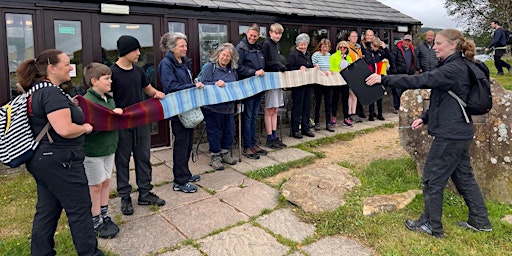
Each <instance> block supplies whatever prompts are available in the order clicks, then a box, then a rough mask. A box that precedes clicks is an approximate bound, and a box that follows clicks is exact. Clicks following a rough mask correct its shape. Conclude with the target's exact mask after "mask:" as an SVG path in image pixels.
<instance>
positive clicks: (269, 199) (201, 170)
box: [99, 113, 398, 256]
mask: <svg viewBox="0 0 512 256" xmlns="http://www.w3.org/2000/svg"><path fill="white" fill-rule="evenodd" d="M385 117H386V121H374V122H369V121H365V122H363V123H358V124H356V125H354V127H353V128H348V127H346V126H341V127H336V128H335V133H331V132H328V131H326V130H321V131H318V132H315V134H316V137H315V138H308V137H304V138H303V139H295V138H291V137H288V136H285V137H284V138H283V142H284V143H285V144H287V145H288V146H293V145H296V144H299V143H302V142H304V141H307V140H311V139H313V140H314V139H318V138H322V137H327V136H333V135H335V134H337V133H346V132H352V131H357V130H362V129H367V128H371V127H376V126H379V125H382V124H384V123H397V122H398V115H396V114H391V113H390V114H387V115H385ZM199 151H200V152H199V156H198V159H197V161H196V162H192V161H191V162H190V169H191V171H192V173H193V174H199V175H201V181H199V182H197V185H199V187H200V189H199V190H198V192H196V193H191V194H187V193H183V192H175V191H173V189H172V180H173V177H172V171H171V166H172V149H160V150H155V151H153V152H152V154H151V163H152V164H153V184H154V185H155V188H154V189H153V191H154V192H155V193H156V194H157V195H159V196H160V197H161V198H163V199H164V200H165V201H166V204H165V205H164V206H162V207H160V208H158V209H157V207H148V206H139V205H137V204H136V202H137V196H138V193H133V194H132V200H133V202H134V209H135V213H134V214H133V215H131V216H124V215H122V214H121V212H120V200H119V198H114V199H111V200H110V212H111V214H112V215H113V216H114V219H115V221H116V222H117V223H118V224H119V226H120V228H121V231H120V232H119V234H118V235H117V236H116V237H115V238H114V239H99V244H100V246H101V247H102V248H105V249H108V250H110V251H112V252H114V253H117V254H119V255H122V256H125V255H128V256H129V255H165V256H171V255H173V256H174V255H176V256H177V255H190V256H195V255H197V256H200V255H209V256H217V255H223V256H224V255H243V256H247V255H265V256H273V255H304V254H307V255H311V256H316V255H322V256H324V255H330V256H332V255H351V256H352V255H373V251H372V249H371V248H366V247H364V246H362V245H361V244H359V243H358V242H357V241H355V240H352V239H349V238H346V237H343V236H334V237H326V238H323V239H320V240H318V241H316V242H314V243H310V244H308V245H305V246H302V247H301V248H300V250H299V251H297V249H296V248H291V247H290V246H289V244H292V243H290V242H289V241H293V242H295V243H301V242H303V241H305V239H307V238H308V237H312V236H313V234H314V232H315V227H314V226H313V225H311V224H307V223H304V222H301V221H300V220H299V219H298V218H297V217H296V216H295V215H294V213H293V210H294V209H293V207H290V208H279V209H276V206H277V204H278V202H277V198H278V190H277V189H276V188H272V187H270V186H268V185H266V184H264V183H262V182H259V181H256V180H253V179H250V178H248V177H247V176H245V175H244V174H245V173H246V172H248V171H252V170H258V169H261V168H264V167H267V166H271V165H274V164H280V163H285V162H290V161H294V160H299V159H302V158H305V157H308V156H311V155H312V154H310V153H308V152H305V151H302V150H300V149H297V148H290V147H289V148H286V149H282V150H279V151H273V152H269V154H268V155H267V156H265V157H261V158H260V159H259V160H250V159H247V158H245V157H243V158H242V162H239V163H237V164H236V165H234V166H232V167H231V168H226V170H224V171H216V172H211V168H210V166H209V165H208V163H209V160H210V157H209V153H208V152H207V151H208V145H207V144H204V145H201V146H200V149H199ZM233 151H234V152H233V153H234V157H236V158H238V150H233ZM131 166H133V163H132V164H131ZM132 169H133V168H132ZM131 176H132V178H131V183H133V184H132V185H133V187H136V185H135V177H134V176H135V173H134V172H132V175H131ZM111 186H112V190H115V186H116V184H115V177H113V179H112V184H111ZM286 241H288V243H287V242H286Z"/></svg>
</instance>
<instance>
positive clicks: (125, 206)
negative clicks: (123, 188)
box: [121, 196, 133, 215]
mask: <svg viewBox="0 0 512 256" xmlns="http://www.w3.org/2000/svg"><path fill="white" fill-rule="evenodd" d="M121 213H123V215H132V214H133V205H132V198H131V197H130V196H127V197H121Z"/></svg>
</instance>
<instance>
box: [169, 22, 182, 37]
mask: <svg viewBox="0 0 512 256" xmlns="http://www.w3.org/2000/svg"><path fill="white" fill-rule="evenodd" d="M169 32H180V33H183V34H185V23H183V22H169Z"/></svg>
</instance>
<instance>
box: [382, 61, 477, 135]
mask: <svg viewBox="0 0 512 256" xmlns="http://www.w3.org/2000/svg"><path fill="white" fill-rule="evenodd" d="M462 58H464V57H462V54H460V53H455V54H453V55H451V56H450V57H448V58H446V60H444V62H442V63H441V65H440V66H439V67H437V68H436V69H434V70H432V71H427V72H423V73H421V74H419V75H412V76H409V75H394V76H393V75H391V76H383V77H382V84H383V85H384V86H389V87H393V88H400V89H432V90H431V92H430V105H429V109H428V110H427V112H425V113H424V114H422V115H421V116H420V118H421V119H423V122H424V124H428V134H430V135H432V136H436V137H439V138H443V139H455V140H462V139H463V140H467V139H471V138H473V122H472V121H471V122H470V123H469V124H468V123H466V120H465V119H464V115H463V113H462V109H461V108H460V106H459V103H458V102H457V100H455V99H454V98H453V97H452V96H450V94H448V90H451V91H453V92H454V93H455V94H457V95H458V96H459V97H460V98H461V99H467V97H468V95H469V90H470V86H471V85H470V76H469V69H468V67H467V66H466V63H464V60H463V59H462ZM470 120H471V117H470Z"/></svg>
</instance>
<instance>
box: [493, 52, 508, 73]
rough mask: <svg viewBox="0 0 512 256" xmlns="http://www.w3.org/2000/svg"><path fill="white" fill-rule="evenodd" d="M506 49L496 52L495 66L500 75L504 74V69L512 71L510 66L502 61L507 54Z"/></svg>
mask: <svg viewBox="0 0 512 256" xmlns="http://www.w3.org/2000/svg"><path fill="white" fill-rule="evenodd" d="M505 51H506V50H505V49H503V50H501V49H498V50H494V66H496V69H497V70H498V73H503V68H507V69H509V70H510V64H508V63H507V62H505V61H504V60H502V59H501V57H503V54H505Z"/></svg>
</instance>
